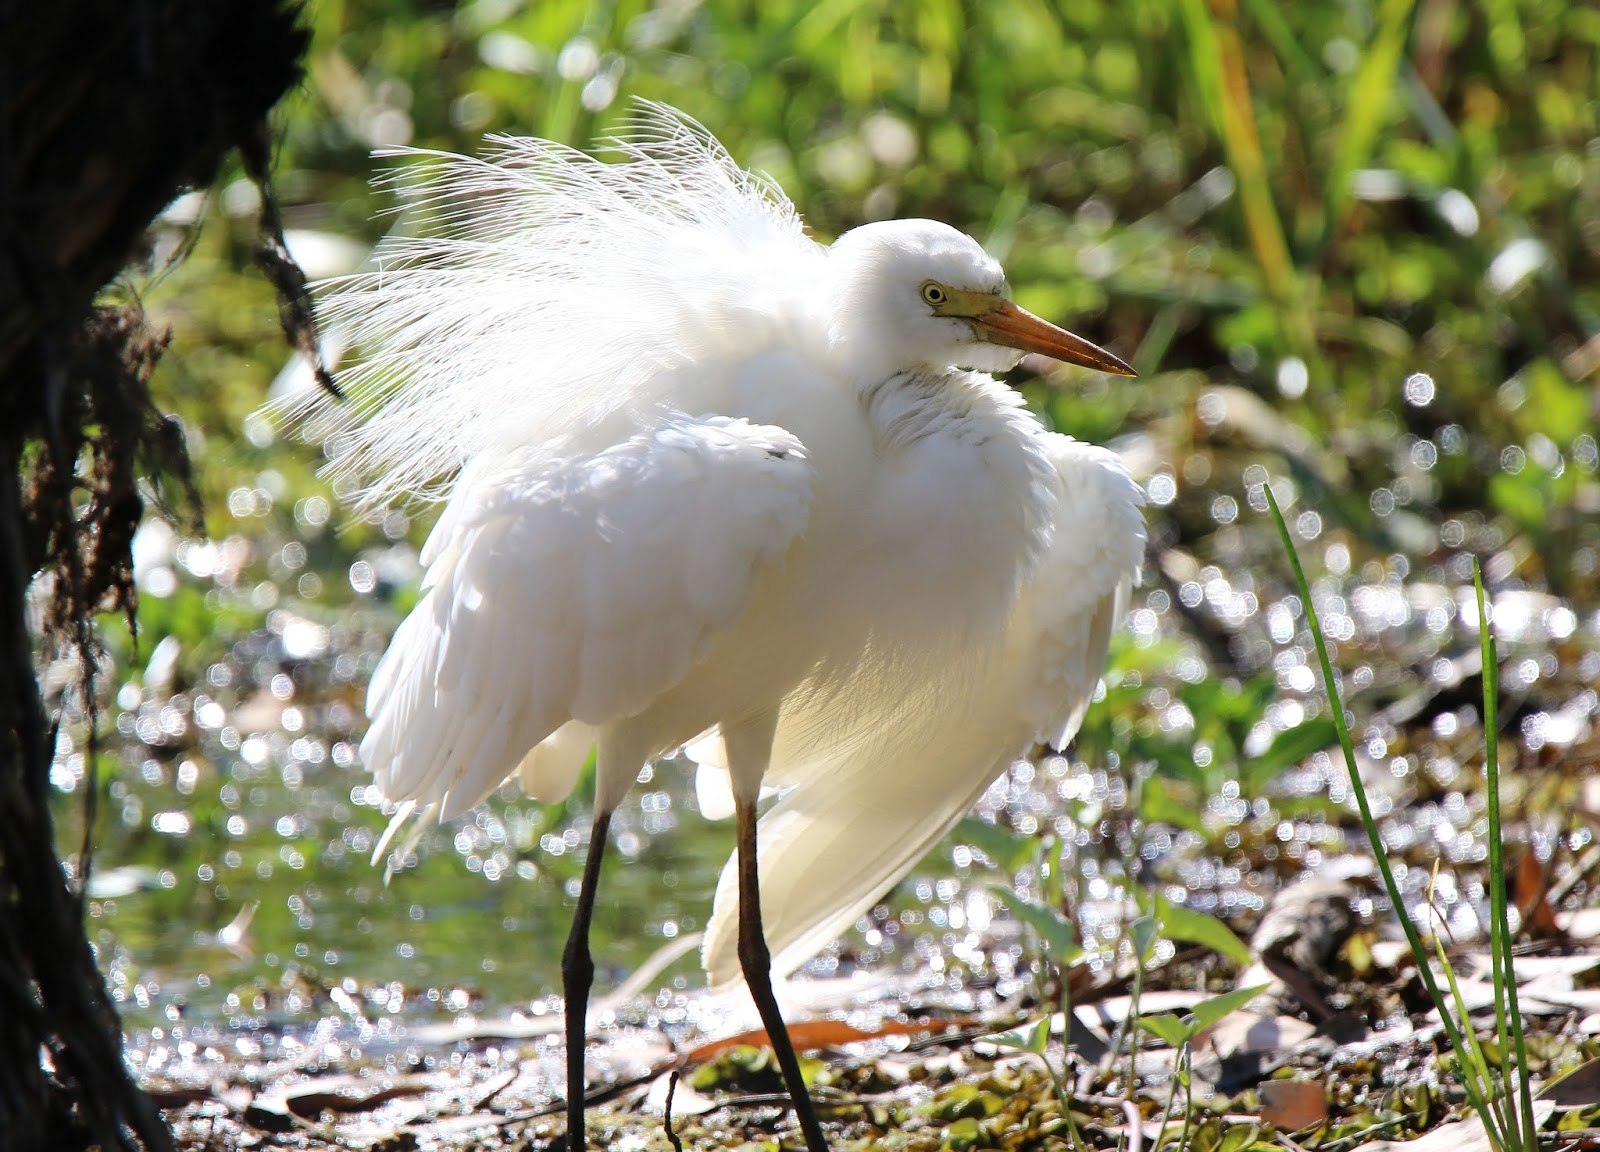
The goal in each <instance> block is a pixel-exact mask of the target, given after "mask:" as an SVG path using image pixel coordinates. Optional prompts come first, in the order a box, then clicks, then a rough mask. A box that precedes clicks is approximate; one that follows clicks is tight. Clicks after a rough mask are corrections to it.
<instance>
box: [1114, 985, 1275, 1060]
mask: <svg viewBox="0 0 1600 1152" xmlns="http://www.w3.org/2000/svg"><path fill="white" fill-rule="evenodd" d="M1269 987H1271V985H1268V984H1252V985H1251V986H1250V987H1248V988H1235V989H1234V990H1233V991H1232V992H1224V993H1222V994H1221V995H1218V996H1210V997H1207V998H1206V999H1204V1000H1202V1001H1200V1003H1198V1004H1196V1005H1195V1006H1194V1008H1193V1009H1192V1010H1191V1011H1189V1012H1185V1013H1184V1014H1183V1015H1182V1016H1179V1015H1177V1014H1176V1013H1172V1012H1161V1013H1156V1014H1154V1015H1149V1016H1140V1017H1139V1019H1138V1024H1139V1027H1140V1028H1143V1029H1144V1030H1145V1031H1146V1032H1148V1033H1150V1034H1151V1035H1152V1036H1156V1037H1159V1038H1160V1039H1161V1040H1163V1041H1165V1042H1166V1043H1167V1044H1169V1045H1171V1046H1172V1047H1174V1048H1182V1047H1183V1046H1184V1045H1185V1044H1191V1043H1193V1042H1194V1039H1195V1037H1196V1036H1198V1035H1200V1033H1202V1032H1204V1031H1205V1030H1206V1029H1207V1028H1210V1027H1211V1026H1212V1025H1213V1024H1215V1023H1217V1022H1218V1021H1219V1020H1221V1019H1222V1018H1223V1017H1224V1016H1227V1015H1228V1014H1229V1013H1231V1012H1237V1011H1238V1010H1239V1009H1241V1008H1243V1007H1245V1006H1246V1005H1248V1004H1249V1003H1250V1001H1252V1000H1254V999H1255V998H1256V997H1257V996H1259V995H1261V993H1263V992H1265V991H1266V990H1267V989H1268V988H1269Z"/></svg>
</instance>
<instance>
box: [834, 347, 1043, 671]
mask: <svg viewBox="0 0 1600 1152" xmlns="http://www.w3.org/2000/svg"><path fill="white" fill-rule="evenodd" d="M859 402H860V404H861V407H862V411H863V414H864V418H865V422H866V425H867V428H868V430H869V434H870V436H871V437H872V439H873V445H874V452H873V459H874V462H875V467H876V471H877V476H876V478H875V482H874V483H873V485H872V487H870V488H869V489H868V490H867V501H866V507H865V509H864V511H865V514H866V518H867V521H868V524H869V527H868V529H867V532H868V536H869V540H870V545H869V548H870V555H871V557H872V559H873V561H874V565H873V568H874V570H875V571H878V572H880V573H894V575H893V576H892V577H891V580H892V584H891V586H889V587H885V588H883V589H881V590H880V594H881V595H882V596H883V597H884V600H883V601H882V603H881V604H880V605H879V611H878V623H877V624H876V625H875V627H874V631H875V632H876V633H877V634H879V635H884V636H886V638H889V639H891V640H892V639H893V638H894V635H895V633H896V632H900V633H902V634H904V635H925V634H927V633H928V632H929V631H930V628H929V625H930V621H932V622H937V623H938V624H939V625H940V627H938V628H935V629H933V631H934V632H935V633H940V632H942V633H943V635H944V636H946V637H947V638H949V639H951V640H953V641H955V642H957V643H958V644H965V643H970V642H972V641H974V640H977V641H981V640H983V639H984V638H986V637H990V638H992V637H996V636H997V635H998V633H999V631H1000V630H1001V629H1002V628H1003V627H1004V625H1005V623H1006V621H1007V619H1009V617H1010V614H1011V609H1012V607H1013V605H1014V604H1015V601H1016V597H1017V594H1018V592H1019V590H1020V589H1021V587H1022V586H1023V584H1024V583H1025V582H1026V581H1027V579H1028V578H1029V576H1030V575H1031V573H1032V571H1033V567H1034V565H1035V563H1036V562H1037V561H1038V559H1039V557H1040V556H1041V555H1042V554H1043V552H1044V550H1045V548H1046V547H1048V544H1049V538H1050V525H1051V524H1052V522H1053V520H1054V512H1055V495H1054V493H1055V484H1054V481H1053V472H1052V470H1051V467H1050V463H1049V461H1048V459H1047V458H1046V457H1045V454H1044V452H1043V449H1042V440H1041V436H1042V434H1043V432H1044V429H1043V428H1042V427H1041V426H1040V424H1039V422H1038V420H1037V419H1036V418H1035V417H1034V416H1033V415H1032V414H1031V413H1030V412H1028V411H1027V409H1026V408H1025V407H1023V405H1022V403H1021V400H1020V398H1019V397H1018V396H1017V394H1016V393H1015V392H1014V391H1012V390H1011V389H1010V388H1008V387H1006V386H1005V385H1003V384H1001V383H999V382H998V381H996V380H994V379H993V378H991V377H989V376H986V375H982V374H979V373H974V372H962V371H943V372H935V371H925V372H908V373H900V374H897V375H895V376H891V377H889V378H888V379H886V380H883V381H881V382H878V383H877V384H875V385H873V386H870V387H866V388H863V389H861V391H860V394H859Z"/></svg>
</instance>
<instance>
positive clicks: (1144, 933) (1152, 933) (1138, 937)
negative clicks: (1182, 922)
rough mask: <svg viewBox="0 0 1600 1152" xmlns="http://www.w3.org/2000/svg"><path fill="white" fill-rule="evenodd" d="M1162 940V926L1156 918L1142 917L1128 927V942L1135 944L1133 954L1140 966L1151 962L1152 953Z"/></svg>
mask: <svg viewBox="0 0 1600 1152" xmlns="http://www.w3.org/2000/svg"><path fill="white" fill-rule="evenodd" d="M1159 939H1161V925H1160V924H1159V923H1158V922H1157V921H1156V918H1155V917H1154V916H1149V915H1145V916H1140V917H1138V918H1136V919H1135V920H1134V921H1133V922H1132V923H1130V924H1129V925H1128V940H1129V942H1130V943H1132V944H1133V954H1134V955H1135V956H1137V957H1138V958H1139V963H1140V964H1146V963H1148V962H1149V960H1150V953H1151V951H1152V950H1154V948H1155V946H1156V941H1157V940H1159Z"/></svg>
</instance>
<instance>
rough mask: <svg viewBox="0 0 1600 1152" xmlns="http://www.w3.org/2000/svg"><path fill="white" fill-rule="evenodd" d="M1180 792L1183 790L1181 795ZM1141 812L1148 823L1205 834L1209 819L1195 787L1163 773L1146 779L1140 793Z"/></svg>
mask: <svg viewBox="0 0 1600 1152" xmlns="http://www.w3.org/2000/svg"><path fill="white" fill-rule="evenodd" d="M1179 793H1182V795H1181V796H1180V795H1179ZM1139 815H1141V816H1142V817H1144V819H1145V822H1146V823H1149V824H1170V825H1172V826H1173V827H1174V828H1183V829H1186V830H1188V831H1190V832H1194V833H1196V834H1198V835H1201V836H1204V835H1205V833H1206V820H1205V817H1204V816H1203V815H1202V814H1201V810H1200V805H1199V804H1198V802H1197V801H1196V799H1195V795H1194V789H1193V788H1187V787H1184V786H1183V785H1181V784H1180V783H1179V782H1178V781H1176V780H1167V779H1163V778H1162V777H1160V776H1155V777H1152V778H1151V779H1149V780H1146V781H1145V784H1144V788H1143V789H1142V790H1141V792H1140V796H1139Z"/></svg>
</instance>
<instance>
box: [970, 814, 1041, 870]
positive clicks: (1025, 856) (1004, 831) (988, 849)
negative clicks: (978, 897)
mask: <svg viewBox="0 0 1600 1152" xmlns="http://www.w3.org/2000/svg"><path fill="white" fill-rule="evenodd" d="M951 836H952V838H953V839H954V840H955V841H956V842H957V843H959V844H968V845H970V846H972V847H973V848H976V849H977V850H978V851H979V852H982V853H983V854H984V855H985V856H986V857H988V858H989V860H990V861H992V862H993V863H994V866H995V867H996V868H998V869H1000V871H1002V872H1016V871H1018V870H1019V869H1021V867H1022V866H1023V865H1024V864H1026V863H1027V862H1028V861H1029V860H1031V859H1032V858H1033V853H1034V850H1035V849H1036V848H1037V847H1038V842H1037V841H1036V840H1035V839H1034V838H1033V837H1032V836H1024V835H1022V834H1021V833H1020V832H1013V831H1011V830H1010V829H1009V828H1002V827H1000V825H998V824H991V823H989V821H987V820H980V819H978V818H977V817H976V816H966V817H963V818H962V820H961V823H959V824H957V825H956V829H955V831H954V832H953V833H952V834H951Z"/></svg>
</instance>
